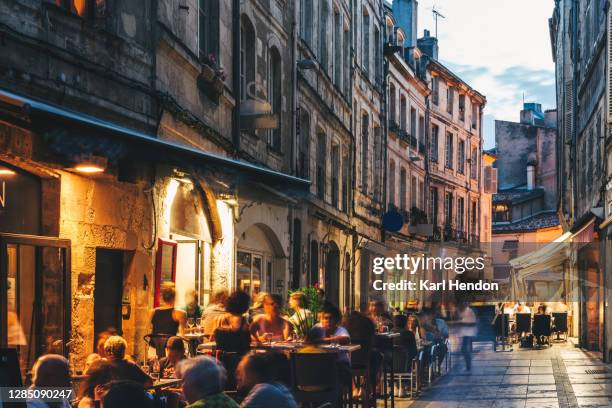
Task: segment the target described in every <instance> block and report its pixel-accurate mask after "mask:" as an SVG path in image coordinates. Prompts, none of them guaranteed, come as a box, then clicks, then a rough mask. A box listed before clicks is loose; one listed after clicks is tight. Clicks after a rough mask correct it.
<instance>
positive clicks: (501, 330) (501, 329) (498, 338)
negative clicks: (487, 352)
mask: <svg viewBox="0 0 612 408" xmlns="http://www.w3.org/2000/svg"><path fill="white" fill-rule="evenodd" d="M494 324H495V343H494V344H493V350H494V351H497V345H498V344H501V346H502V350H501V351H512V346H511V345H510V341H509V340H510V315H509V314H507V313H499V314H498V315H497V316H496V317H495V323H494Z"/></svg>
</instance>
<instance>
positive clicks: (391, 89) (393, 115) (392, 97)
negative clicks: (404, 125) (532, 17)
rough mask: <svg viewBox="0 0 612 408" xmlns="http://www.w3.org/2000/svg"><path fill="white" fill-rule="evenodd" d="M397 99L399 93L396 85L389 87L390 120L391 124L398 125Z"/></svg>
mask: <svg viewBox="0 0 612 408" xmlns="http://www.w3.org/2000/svg"><path fill="white" fill-rule="evenodd" d="M395 98H397V92H396V91H395V85H393V84H390V85H389V119H390V122H391V123H396V120H397V112H396V111H395Z"/></svg>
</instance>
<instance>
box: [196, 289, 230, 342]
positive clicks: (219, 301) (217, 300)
mask: <svg viewBox="0 0 612 408" xmlns="http://www.w3.org/2000/svg"><path fill="white" fill-rule="evenodd" d="M228 296H229V294H228V292H227V290H225V289H223V290H219V291H216V292H215V293H213V295H212V299H211V300H210V303H209V304H208V305H207V306H206V308H205V309H204V311H203V312H202V318H201V324H202V331H203V332H204V335H205V336H207V337H210V336H212V335H213V333H214V331H215V329H216V328H217V326H218V320H219V319H220V318H221V317H222V316H224V315H225V313H226V310H225V301H226V300H227V297H228Z"/></svg>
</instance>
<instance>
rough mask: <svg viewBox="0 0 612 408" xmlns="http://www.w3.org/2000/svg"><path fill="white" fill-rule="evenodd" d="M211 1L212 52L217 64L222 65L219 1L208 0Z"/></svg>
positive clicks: (210, 44)
mask: <svg viewBox="0 0 612 408" xmlns="http://www.w3.org/2000/svg"><path fill="white" fill-rule="evenodd" d="M207 1H210V24H209V27H210V41H209V46H210V52H212V53H213V54H215V57H216V58H217V63H220V59H221V58H220V57H221V56H220V55H219V3H220V2H219V0H207Z"/></svg>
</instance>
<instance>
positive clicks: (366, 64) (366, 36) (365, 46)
mask: <svg viewBox="0 0 612 408" xmlns="http://www.w3.org/2000/svg"><path fill="white" fill-rule="evenodd" d="M361 32H362V36H363V41H362V51H363V52H362V56H363V61H362V64H363V70H364V71H365V72H366V73H367V72H368V71H370V16H369V14H368V13H367V11H365V10H364V13H363V25H362V28H361Z"/></svg>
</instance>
